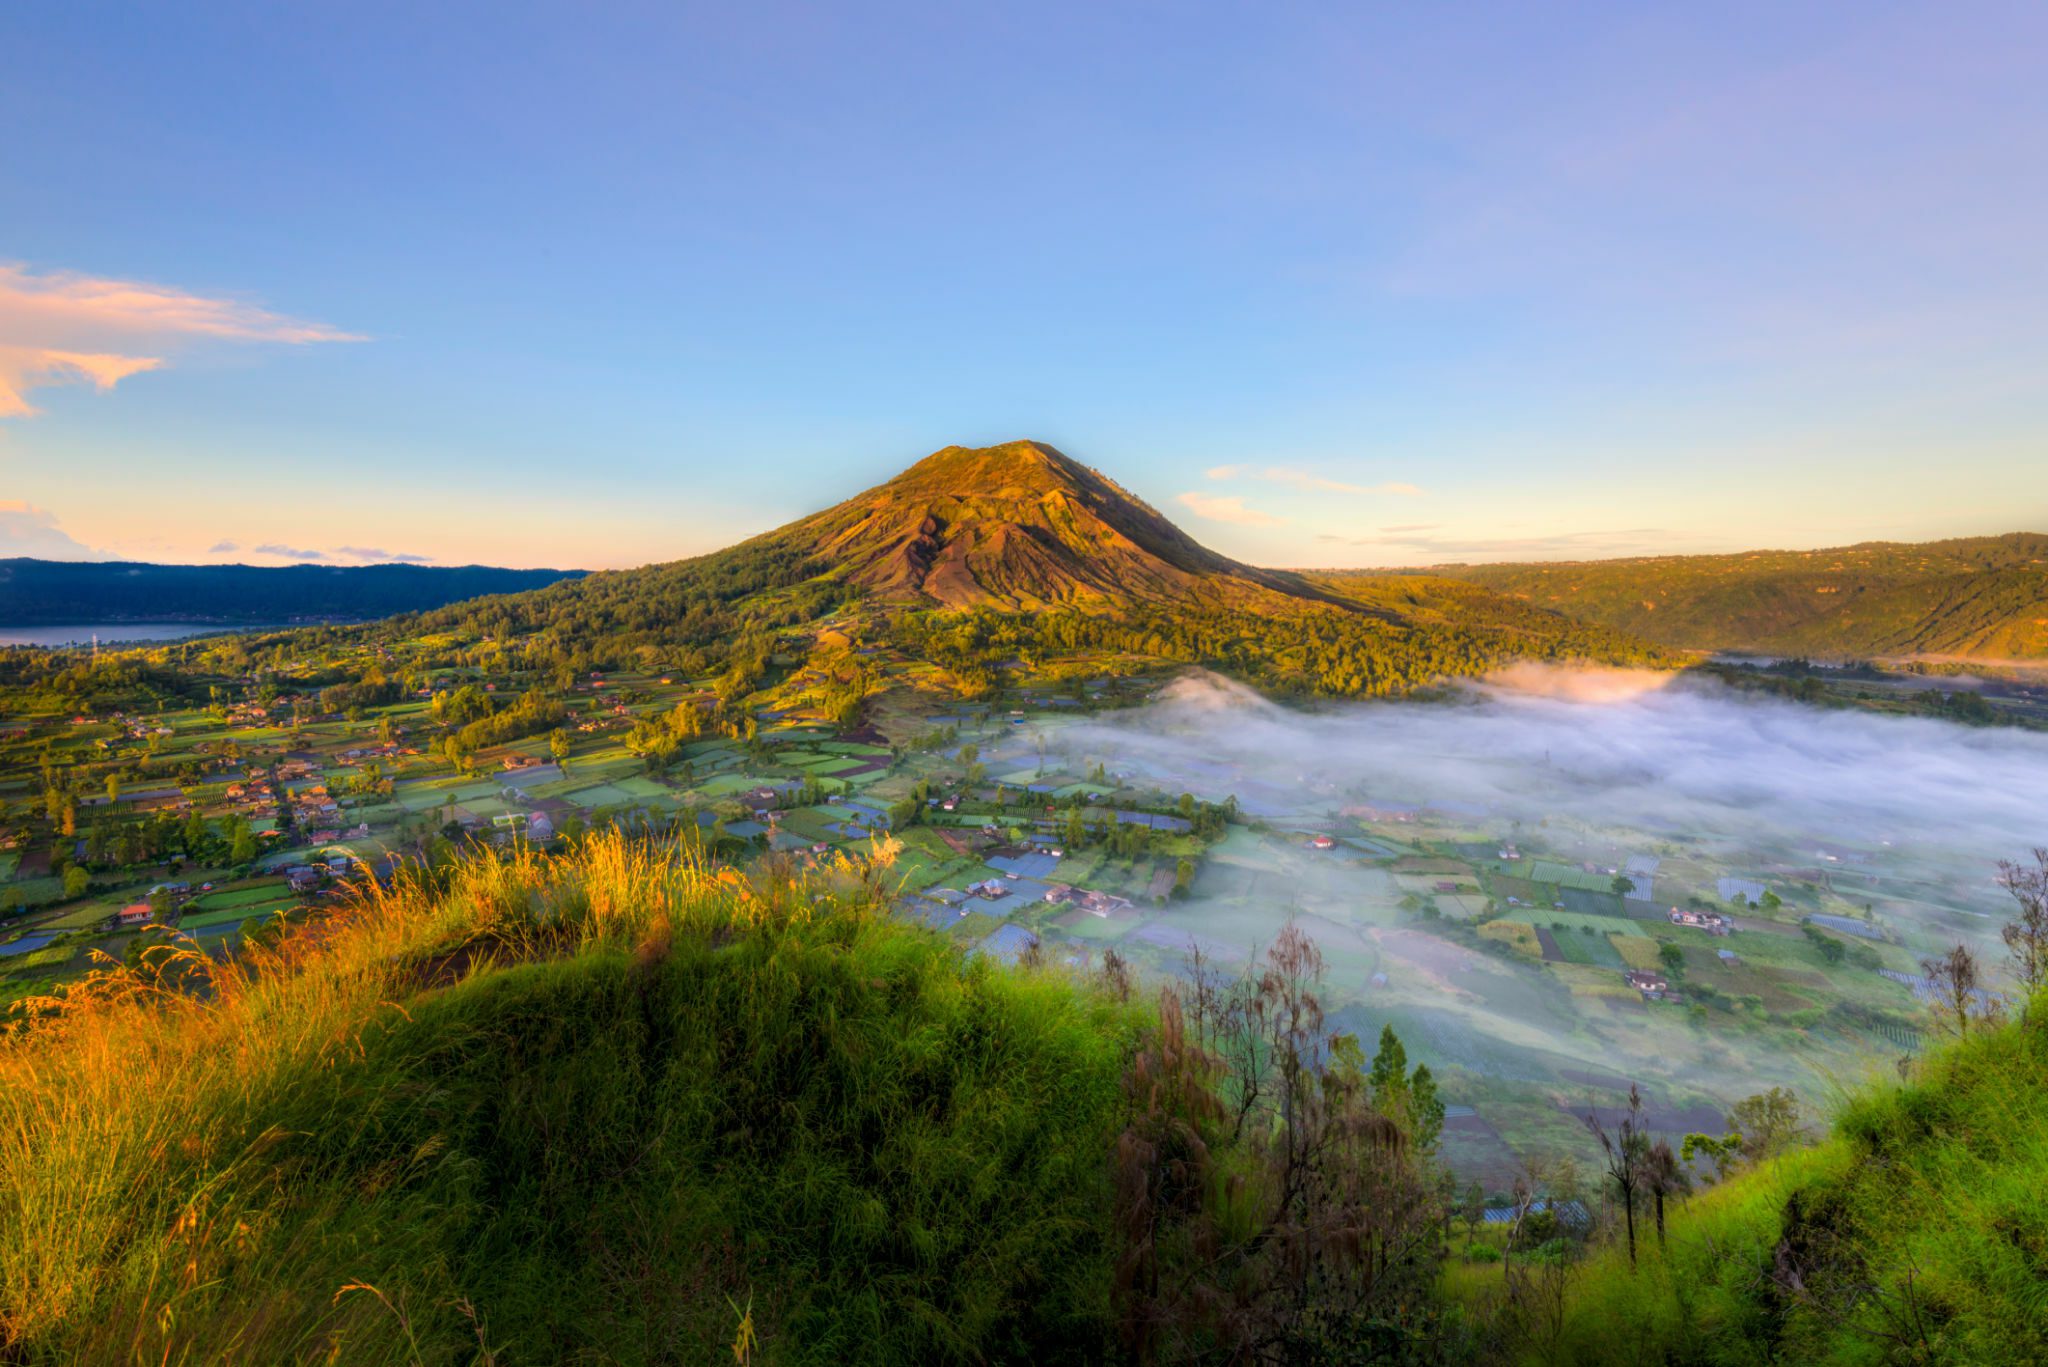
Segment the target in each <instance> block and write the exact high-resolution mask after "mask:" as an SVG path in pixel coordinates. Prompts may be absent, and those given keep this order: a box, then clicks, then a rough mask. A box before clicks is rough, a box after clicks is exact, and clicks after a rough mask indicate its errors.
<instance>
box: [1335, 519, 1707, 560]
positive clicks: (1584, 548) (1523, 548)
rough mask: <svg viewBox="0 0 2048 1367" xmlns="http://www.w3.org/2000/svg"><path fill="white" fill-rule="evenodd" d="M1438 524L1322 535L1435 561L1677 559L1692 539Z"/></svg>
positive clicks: (1636, 531)
mask: <svg viewBox="0 0 2048 1367" xmlns="http://www.w3.org/2000/svg"><path fill="white" fill-rule="evenodd" d="M1437 532H1438V528H1437V526H1436V525H1434V524H1419V525H1412V526H1400V527H1382V528H1380V530H1379V534H1378V535H1376V536H1359V537H1342V536H1323V537H1318V538H1317V540H1319V541H1328V542H1340V543H1342V544H1344V545H1347V546H1357V547H1361V548H1364V549H1366V550H1368V551H1373V552H1377V553H1380V554H1398V555H1400V556H1401V557H1403V558H1406V559H1412V558H1414V557H1415V556H1417V555H1421V556H1426V557H1429V558H1431V559H1435V560H1444V561H1449V560H1488V561H1491V560H1595V559H1610V558H1619V557H1628V556H1643V555H1672V554H1677V553H1680V552H1681V551H1683V550H1687V549H1690V548H1691V547H1690V546H1689V544H1687V543H1688V540H1689V539H1688V538H1686V537H1684V536H1683V535H1681V534H1679V533H1676V532H1671V531H1667V530H1665V529H1664V528H1661V527H1629V528H1623V529H1620V530H1616V531H1586V532H1557V533H1552V534H1548V535H1541V536H1502V537H1482V536H1458V535H1455V534H1435V533H1437Z"/></svg>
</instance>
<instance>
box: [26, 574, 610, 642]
mask: <svg viewBox="0 0 2048 1367" xmlns="http://www.w3.org/2000/svg"><path fill="white" fill-rule="evenodd" d="M582 573H583V571H581V570H505V569H493V568H490V567H488V566H484V565H462V566H454V567H449V568H442V567H438V566H423V565H361V566H348V567H341V566H327V565H289V566H283V567H280V568H268V567H263V566H256V565H151V564H145V563H141V562H136V561H124V560H116V561H87V562H80V561H68V560H33V559H23V558H16V559H0V626H56V625H63V626H70V625H82V624H87V623H96V622H219V623H221V624H223V625H227V626H233V625H241V624H246V623H251V622H290V621H297V620H303V619H306V618H329V617H331V618H343V619H347V620H352V621H355V620H364V619H368V618H374V617H389V616H391V615H392V614H394V613H401V612H417V611H419V610H421V609H423V608H434V607H440V606H441V605H442V604H444V603H452V602H456V601H457V600H459V599H464V598H475V597H479V596H480V595H483V594H492V593H517V592H521V591H523V590H526V589H536V588H540V587H542V586H544V585H547V584H552V583H556V582H558V581H560V580H562V579H572V578H576V577H578V576H580V575H581V574H582Z"/></svg>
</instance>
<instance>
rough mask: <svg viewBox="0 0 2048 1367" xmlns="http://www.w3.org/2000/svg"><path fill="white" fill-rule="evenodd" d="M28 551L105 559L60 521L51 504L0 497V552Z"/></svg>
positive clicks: (40, 555)
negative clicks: (41, 506)
mask: <svg viewBox="0 0 2048 1367" xmlns="http://www.w3.org/2000/svg"><path fill="white" fill-rule="evenodd" d="M13 555H25V556H34V557H35V558H36V559H38V560H104V559H107V558H108V557H106V556H104V555H102V554H100V553H99V552H98V551H95V550H93V549H92V547H90V546H87V545H86V544H84V543H83V542H81V541H80V540H78V538H77V537H74V536H73V535H71V533H69V532H67V531H65V530H64V529H63V528H62V527H60V526H58V525H57V515H56V514H55V513H52V512H51V511H50V510H49V509H48V508H38V507H36V506H35V505H34V504H33V503H24V502H22V501H21V500H19V499H0V556H13Z"/></svg>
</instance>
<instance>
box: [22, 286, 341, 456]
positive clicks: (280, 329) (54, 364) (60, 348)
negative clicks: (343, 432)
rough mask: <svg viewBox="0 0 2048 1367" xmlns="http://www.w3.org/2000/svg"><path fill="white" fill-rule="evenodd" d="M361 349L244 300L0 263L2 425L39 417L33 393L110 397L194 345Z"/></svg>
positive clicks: (330, 330)
mask: <svg viewBox="0 0 2048 1367" xmlns="http://www.w3.org/2000/svg"><path fill="white" fill-rule="evenodd" d="M361 340H363V339H362V338H361V337H359V336H357V335H355V334H353V333H348V332H343V331H342V330H340V329H339V328H334V327H330V326H328V325H327V324H325V323H314V322H307V321H305V320H303V319H297V318H289V317H286V316H285V315H284V314H281V313H273V312H271V311H270V310H269V309H266V308H262V307H260V306H258V305H255V304H251V303H249V302H247V301H245V300H240V299H228V298H217V297H209V296H206V295H200V294H192V293H189V292H188V291H185V290H181V289H175V288H173V287H171V286H168V285H152V284H147V283H144V282H142V281H135V280H112V279H105V278H101V277H97V276H88V275H79V274H76V273H74V272H69V271H46V272H41V273H38V272H35V271H31V270H30V269H28V268H27V267H26V266H21V265H16V264H9V263H4V262H0V418H25V417H30V416H33V415H34V414H35V412H36V411H37V410H36V408H35V406H34V405H33V404H31V403H30V402H29V400H28V394H29V391H30V390H33V389H39V388H45V387H48V386H50V385H57V384H80V383H84V384H91V385H92V386H93V387H94V388H96V389H100V390H102V391H104V390H108V389H112V388H113V387H114V386H115V385H116V384H118V383H120V382H121V381H122V380H125V379H127V378H128V377H129V376H131V375H138V374H141V373H142V372H144V371H148V370H156V369H160V368H161V367H163V366H164V365H165V364H166V360H165V357H164V355H163V354H162V353H164V352H166V351H170V350H174V349H176V348H179V347H181V346H189V345H192V344H193V343H194V342H195V341H197V342H204V341H224V342H239V343H265V342H267V343H277V344H283V345H287V346H303V345H306V344H308V343H313V342H353V341H361Z"/></svg>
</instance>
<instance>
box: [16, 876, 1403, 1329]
mask: <svg viewBox="0 0 2048 1367" xmlns="http://www.w3.org/2000/svg"><path fill="white" fill-rule="evenodd" d="M884 856H885V857H884V860H883V862H882V863H880V864H869V863H866V862H864V861H859V860H853V859H849V858H841V859H838V860H836V861H834V862H831V863H829V864H827V865H825V866H823V867H821V868H818V869H816V870H814V871H812V872H810V873H808V874H805V875H802V876H792V874H791V872H790V871H789V870H788V869H786V868H784V869H781V870H779V871H778V870H777V869H774V868H766V869H757V870H754V871H752V872H750V873H741V872H740V871H737V870H733V869H730V868H719V867H716V866H713V865H711V864H709V863H707V862H705V861H704V860H703V859H702V858H701V857H700V856H699V855H698V854H697V852H696V850H695V848H694V846H692V845H689V844H687V843H685V844H682V845H680V846H679V845H677V844H674V843H669V844H665V845H661V846H654V845H642V844H636V843H632V842H628V841H626V840H624V839H622V838H620V837H618V836H615V835H614V836H606V837H600V838H594V839H593V840H591V841H590V842H588V843H587V844H584V845H583V846H581V847H580V848H579V849H578V850H576V851H573V852H571V853H568V854H566V855H564V856H562V857H559V858H547V857H543V856H539V855H534V854H531V853H524V854H513V855H501V856H492V855H489V854H480V855H478V856H477V857H475V858H473V859H469V860H466V861H464V862H462V863H460V864H458V865H455V866H453V867H451V868H449V869H446V870H444V871H443V872H442V873H441V874H440V875H439V876H437V877H434V878H421V879H413V880H411V881H409V882H406V883H404V884H402V885H401V887H400V888H399V889H398V890H397V891H395V892H392V893H376V892H370V893H367V894H366V895H365V897H364V898H363V899H361V900H359V901H357V902H356V903H354V904H353V905H351V906H349V907H345V908H342V909H340V910H338V911H337V912H335V913H334V914H333V915H331V916H329V917H327V918H324V919H323V920H321V921H319V922H316V923H315V924H314V925H313V926H312V927H310V928H308V929H306V930H303V931H300V932H298V933H296V934H294V935H291V936H290V937H288V938H285V939H283V940H282V941H279V942H274V943H271V944H267V945H256V946H254V947H252V948H250V949H248V950H246V951H245V952H244V953H243V954H241V955H239V956H237V957H236V958H235V959H233V960H229V961H225V962H222V961H216V960H213V959H211V958H209V957H208V956H206V955H205V954H203V953H201V952H198V951H196V950H186V951H182V952H173V951H172V950H170V949H168V948H166V949H160V950H157V951H152V953H151V954H150V955H148V956H145V958H146V960H147V961H146V962H144V963H142V964H141V965H139V966H137V967H135V968H132V969H130V968H119V967H115V968H110V969H108V970H107V971H105V972H103V973H101V974H99V975H98V976H96V977H94V978H91V979H88V980H85V981H84V982H83V983H82V984H81V985H79V986H77V987H74V988H73V989H71V990H70V992H69V994H68V995H67V996H65V997H63V998H61V999H58V1000H52V1001H45V1002H43V1003H41V1004H40V1007H41V1014H40V1016H39V1017H38V1018H37V1019H36V1020H34V1021H33V1022H32V1023H29V1024H25V1025H24V1024H22V1023H20V1022H18V1021H17V1023H16V1026H15V1028H14V1029H13V1030H11V1031H10V1032H9V1033H8V1034H6V1035H5V1036H0V1360H4V1361H6V1362H8V1363H15V1364H43V1363H47V1364H73V1363H101V1362H105V1363H128V1362H151V1363H157V1362H170V1363H200V1362H206V1363H246V1364H262V1365H263V1367H275V1365H276V1364H285V1363H309V1364H310V1363H348V1364H351V1367H358V1365H363V1364H387V1363H388V1364H408V1365H417V1364H456V1363H461V1364H494V1365H495V1367H514V1365H515V1364H528V1363H533V1364H546V1363H559V1362H579V1363H583V1362H587V1363H685V1362H691V1363H694V1362H710V1361H715V1360H723V1361H729V1362H730V1361H738V1362H741V1363H745V1364H753V1363H832V1364H850V1363H872V1364H878V1365H879V1364H896V1363H908V1362H916V1363H997V1362H1008V1363H1045V1362H1105V1361H1136V1360H1146V1361H1155V1362H1179V1361H1185V1362H1201V1361H1217V1360H1225V1359H1235V1360H1248V1359H1246V1358H1245V1356H1244V1354H1245V1352H1246V1351H1249V1349H1250V1348H1251V1346H1252V1345H1254V1344H1274V1345H1281V1346H1283V1347H1284V1346H1286V1345H1293V1347H1291V1348H1287V1351H1288V1352H1289V1353H1290V1355H1291V1356H1290V1357H1289V1359H1288V1360H1298V1359H1299V1357H1300V1355H1301V1353H1303V1352H1308V1351H1311V1350H1314V1349H1315V1346H1316V1345H1318V1344H1322V1343H1325V1342H1327V1341H1328V1339H1329V1336H1331V1335H1333V1334H1344V1333H1348V1332H1350V1329H1349V1327H1350V1326H1358V1327H1361V1328H1366V1327H1369V1328H1370V1332H1372V1333H1375V1334H1379V1335H1381V1336H1383V1337H1384V1336H1387V1335H1392V1336H1393V1337H1394V1338H1395V1339H1400V1338H1405V1337H1408V1336H1409V1335H1410V1333H1411V1330H1410V1329H1402V1328H1399V1326H1400V1325H1403V1324H1408V1325H1412V1326H1413V1328H1414V1331H1416V1332H1419V1331H1420V1330H1421V1329H1422V1328H1426V1327H1427V1326H1428V1325H1429V1324H1430V1323H1431V1318H1430V1315H1429V1313H1428V1294H1427V1293H1428V1286H1429V1280H1430V1277H1431V1275H1432V1272H1433V1269H1434V1267H1435V1260H1436V1256H1437V1246H1436V1242H1435V1238H1434V1235H1435V1231H1436V1227H1437V1226H1436V1220H1435V1214H1434V1207H1433V1206H1432V1205H1431V1204H1430V1203H1429V1200H1430V1198H1429V1192H1430V1191H1432V1190H1433V1189H1434V1187H1433V1179H1432V1178H1430V1176H1429V1171H1430V1169H1429V1166H1428V1165H1429V1161H1430V1160H1429V1157H1428V1155H1429V1152H1430V1146H1431V1145H1432V1144H1433V1142H1434V1132H1435V1127H1436V1125H1437V1124H1439V1123H1440V1120H1441V1108H1440V1107H1438V1106H1436V1104H1435V1102H1434V1099H1433V1098H1434V1091H1433V1087H1432V1084H1430V1083H1429V1081H1428V1078H1427V1073H1426V1071H1425V1070H1419V1069H1418V1070H1417V1071H1416V1072H1415V1074H1414V1075H1413V1076H1412V1077H1411V1076H1410V1075H1409V1074H1408V1072H1407V1071H1406V1068H1405V1062H1404V1061H1403V1060H1402V1059H1401V1058H1400V1056H1399V1048H1398V1044H1397V1043H1396V1044H1393V1045H1391V1046H1389V1047H1386V1048H1383V1049H1382V1050H1381V1052H1380V1054H1379V1055H1377V1056H1376V1057H1375V1059H1374V1064H1373V1071H1372V1076H1371V1077H1370V1079H1368V1077H1367V1075H1366V1073H1365V1070H1364V1069H1365V1065H1364V1061H1363V1055H1362V1053H1360V1052H1359V1051H1358V1050H1357V1049H1356V1048H1355V1046H1353V1045H1352V1044H1351V1043H1349V1042H1344V1041H1340V1042H1338V1043H1337V1044H1336V1045H1335V1046H1329V1045H1328V1044H1327V1041H1326V1040H1325V1039H1324V1038H1323V1037H1322V1036H1320V1035H1319V1034H1317V1033H1315V1031H1314V1027H1315V1025H1316V1024H1317V1023H1318V1022H1319V1021H1320V1015H1319V1011H1318V1008H1316V1007H1315V1006H1314V1003H1313V999H1312V998H1310V997H1308V996H1306V995H1305V993H1306V992H1307V991H1308V990H1309V989H1310V988H1311V987H1312V986H1313V985H1314V982H1315V979H1316V972H1317V970H1316V961H1315V960H1314V956H1313V953H1312V951H1311V950H1308V949H1307V948H1306V946H1303V947H1301V949H1300V952H1298V953H1297V954H1296V957H1295V958H1294V959H1293V960H1292V961H1289V960H1288V959H1286V957H1285V951H1284V949H1283V950H1276V960H1275V967H1274V968H1273V969H1272V970H1271V971H1270V973H1269V974H1268V978H1267V979H1266V980H1262V981H1260V982H1258V983H1251V982H1249V981H1247V982H1246V983H1245V984H1243V985H1242V987H1243V992H1242V994H1241V995H1240V996H1239V997H1238V998H1236V1000H1237V1001H1238V1002H1239V1003H1240V1005H1241V1006H1242V1008H1243V1010H1242V1011H1240V1013H1239V1014H1237V1015H1235V1016H1230V1015H1228V1014H1219V1013H1217V1012H1215V1011H1203V1012H1199V1013H1198V1014H1196V1015H1195V1016H1194V1017H1192V1018H1191V1019H1189V1020H1187V1021H1185V1022H1183V1018H1182V1016H1181V1015H1180V1013H1179V1008H1178V1007H1177V1006H1176V1005H1174V1004H1173V1003H1172V1002H1171V1001H1166V1002H1163V1003H1162V1005H1160V1006H1159V1007H1157V1008H1154V1007H1153V1006H1151V1005H1141V1004H1138V1003H1136V1002H1134V1001H1133V1000H1131V997H1130V992H1129V981H1128V979H1127V978H1125V977H1122V976H1120V974H1119V973H1117V972H1109V973H1106V974H1104V975H1102V976H1100V977H1088V976H1084V975H1079V974H1076V973H1072V972H1069V971H1066V970H1063V969H1058V968H1045V969H1041V968H1037V967H1034V966H1031V965H1028V964H1027V965H1024V966H1022V967H1016V968H1006V967H1003V966H1000V965H999V964H997V963H995V962H993V961H991V960H989V959H977V958H969V957H966V956H964V955H963V954H962V952H961V951H960V950H959V949H957V948H956V947H954V946H953V945H952V944H951V943H950V942H949V941H947V940H945V939H944V938H942V937H940V936H937V935H934V934H932V933H930V932H928V931H924V930H921V929H917V928H914V927H912V926H910V925H908V924H905V923H903V922H900V921H895V920H892V919H890V918H889V917H888V916H887V914H886V904H887V900H888V894H887V868H886V851H885V852H884ZM1283 943H1284V941H1283ZM1289 962H1292V964H1293V967H1292V968H1291V969H1290V968H1288V967H1287V964H1288V963H1289ZM1254 1008H1256V1014H1254ZM1232 1020H1236V1021H1238V1022H1240V1024H1241V1025H1242V1026H1243V1027H1244V1028H1248V1029H1253V1030H1255V1031H1257V1032H1258V1033H1257V1034H1255V1035H1254V1036H1250V1037H1249V1038H1251V1039H1255V1040H1256V1042H1257V1047H1256V1049H1255V1050H1254V1052H1253V1053H1252V1054H1249V1055H1245V1056H1243V1057H1241V1058H1240V1059H1239V1060H1238V1061H1237V1062H1235V1063H1233V1064H1226V1063H1225V1062H1224V1060H1223V1057H1222V1055H1221V1054H1220V1053H1217V1052H1213V1050H1214V1048H1215V1045H1216V1042H1217V1033H1216V1032H1219V1031H1221V1032H1225V1033H1230V1032H1231V1029H1232V1027H1231V1026H1230V1024H1229V1022H1230V1021H1232ZM1267 1022H1271V1023H1272V1024H1271V1025H1268V1024H1267ZM1318 1054H1327V1055H1328V1057H1327V1058H1323V1059H1320V1060H1318V1059H1317V1058H1314V1057H1312V1055H1318ZM1368 1198H1370V1199H1369V1200H1368ZM1361 1239H1364V1240H1365V1242H1364V1243H1363V1244H1361V1242H1360V1241H1361ZM1304 1257H1307V1258H1310V1259H1312V1260H1313V1262H1314V1264H1315V1265H1316V1267H1317V1269H1318V1270H1317V1271H1316V1273H1315V1275H1314V1280H1313V1283H1312V1285H1313V1288H1314V1291H1315V1297H1314V1301H1313V1304H1312V1305H1311V1306H1308V1307H1304V1306H1303V1305H1302V1304H1300V1303H1299V1301H1298V1298H1297V1296H1296V1295H1295V1291H1296V1290H1297V1289H1298V1288H1299V1287H1300V1286H1301V1283H1300V1280H1299V1278H1300V1276H1301V1272H1300V1267H1301V1263H1300V1259H1302V1258H1304Z"/></svg>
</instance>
